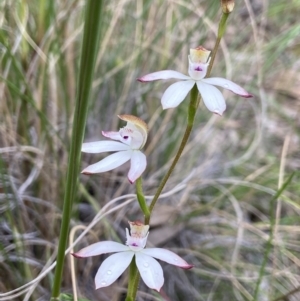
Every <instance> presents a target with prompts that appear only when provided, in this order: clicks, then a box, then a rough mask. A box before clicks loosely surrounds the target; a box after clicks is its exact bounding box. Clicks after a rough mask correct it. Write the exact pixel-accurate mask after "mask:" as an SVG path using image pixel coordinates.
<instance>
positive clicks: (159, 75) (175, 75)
mask: <svg viewBox="0 0 300 301" xmlns="http://www.w3.org/2000/svg"><path fill="white" fill-rule="evenodd" d="M159 79H190V77H189V76H187V75H185V74H183V73H181V72H178V71H174V70H162V71H157V72H153V73H150V74H147V75H144V76H142V77H140V78H138V81H140V82H151V81H154V80H159Z"/></svg>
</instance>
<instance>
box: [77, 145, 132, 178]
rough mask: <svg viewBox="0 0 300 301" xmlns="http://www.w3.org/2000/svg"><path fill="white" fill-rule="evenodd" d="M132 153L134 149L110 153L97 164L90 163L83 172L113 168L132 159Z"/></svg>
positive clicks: (88, 172) (90, 172) (98, 171)
mask: <svg viewBox="0 0 300 301" xmlns="http://www.w3.org/2000/svg"><path fill="white" fill-rule="evenodd" d="M131 155H132V150H127V151H121V152H117V153H115V154H112V155H109V156H108V157H106V158H104V159H103V160H101V161H99V162H97V163H95V164H92V165H89V166H88V167H87V168H85V169H84V170H83V171H82V172H81V173H84V174H92V173H100V172H105V171H109V170H112V169H114V168H117V167H119V166H120V165H122V164H124V163H125V162H127V161H128V160H130V158H131Z"/></svg>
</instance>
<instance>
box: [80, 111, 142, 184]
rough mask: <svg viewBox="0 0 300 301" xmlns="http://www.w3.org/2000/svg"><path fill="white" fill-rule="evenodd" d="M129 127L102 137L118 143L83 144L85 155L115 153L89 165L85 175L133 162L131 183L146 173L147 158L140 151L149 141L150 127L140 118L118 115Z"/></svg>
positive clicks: (129, 174) (130, 171)
mask: <svg viewBox="0 0 300 301" xmlns="http://www.w3.org/2000/svg"><path fill="white" fill-rule="evenodd" d="M118 117H119V118H120V119H122V120H124V121H127V125H126V126H125V127H124V128H121V129H120V130H119V132H104V131H102V135H103V136H105V137H107V138H110V139H113V140H118V141H121V142H116V141H97V142H87V143H83V144H82V148H81V151H82V152H84V153H93V154H95V153H103V152H113V151H116V152H117V153H114V154H112V155H109V156H108V157H106V158H104V159H103V160H101V161H99V162H97V163H95V164H92V165H89V166H88V167H87V168H85V169H84V170H83V171H82V173H83V174H94V173H101V172H106V171H109V170H112V169H114V168H117V167H119V166H120V165H122V164H124V163H125V162H127V161H129V160H130V162H131V166H130V169H129V173H128V180H129V182H130V183H133V182H135V181H136V180H137V179H138V178H139V177H140V176H141V174H142V173H143V172H144V170H145V169H146V166H147V160H146V156H145V155H144V154H143V153H142V152H141V151H140V149H142V148H143V146H144V145H145V143H146V141H147V135H148V127H147V124H146V123H145V122H144V121H143V120H141V119H140V118H138V117H136V116H132V115H118Z"/></svg>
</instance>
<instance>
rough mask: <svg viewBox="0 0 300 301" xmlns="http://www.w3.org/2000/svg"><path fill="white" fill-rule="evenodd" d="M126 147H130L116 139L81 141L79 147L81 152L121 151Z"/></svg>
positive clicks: (126, 148)
mask: <svg viewBox="0 0 300 301" xmlns="http://www.w3.org/2000/svg"><path fill="white" fill-rule="evenodd" d="M128 149H130V147H129V146H128V145H126V144H123V143H120V142H116V141H95V142H86V143H83V144H82V147H81V151H82V152H84V153H91V154H97V153H104V152H114V151H123V150H128Z"/></svg>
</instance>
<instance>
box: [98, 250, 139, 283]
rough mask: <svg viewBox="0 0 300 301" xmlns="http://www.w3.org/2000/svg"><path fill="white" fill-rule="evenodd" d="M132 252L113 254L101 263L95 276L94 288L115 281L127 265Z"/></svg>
mask: <svg viewBox="0 0 300 301" xmlns="http://www.w3.org/2000/svg"><path fill="white" fill-rule="evenodd" d="M133 255H134V253H133V252H132V251H128V252H121V253H117V254H113V255H111V256H109V257H108V258H106V259H105V260H104V261H103V263H102V264H101V266H100V268H99V270H98V272H97V274H96V277H95V285H96V289H98V288H101V287H106V286H109V285H111V284H112V283H113V282H115V281H116V280H117V279H118V278H119V277H120V276H121V274H122V273H123V272H124V271H125V270H126V268H127V267H128V266H129V264H130V262H131V260H132V257H133Z"/></svg>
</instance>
